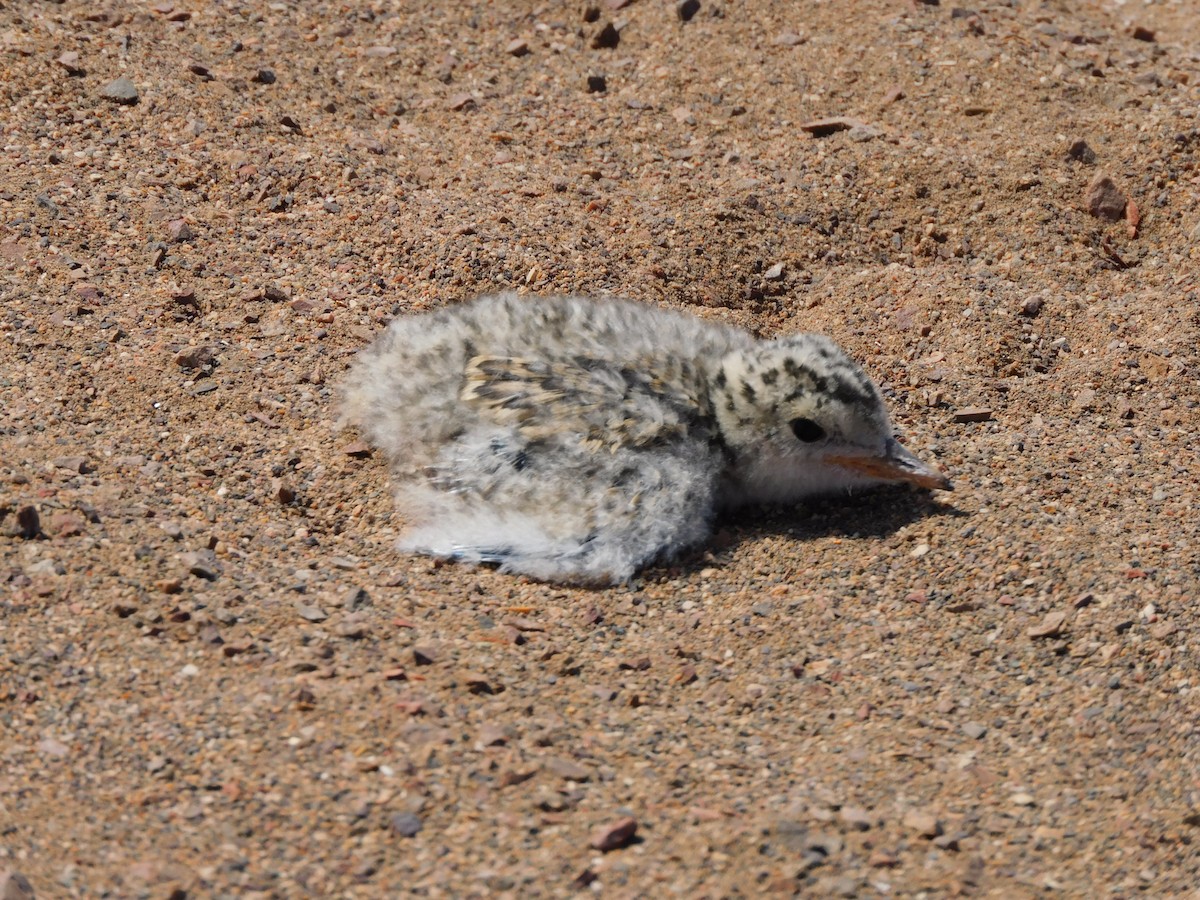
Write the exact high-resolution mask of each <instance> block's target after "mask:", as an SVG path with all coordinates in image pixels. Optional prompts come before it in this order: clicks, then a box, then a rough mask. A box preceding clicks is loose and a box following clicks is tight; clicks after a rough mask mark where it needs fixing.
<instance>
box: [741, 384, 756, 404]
mask: <svg viewBox="0 0 1200 900" xmlns="http://www.w3.org/2000/svg"><path fill="white" fill-rule="evenodd" d="M742 396H743V397H745V398H746V400H747V401H748V402H750V403H753V402H754V398H755V397H756V396H758V395H757V393H756V392H755V390H754V385H752V384H751V383H750V382H748V381H747V382H745V383H744V384H743V385H742Z"/></svg>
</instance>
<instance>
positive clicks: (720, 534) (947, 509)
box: [679, 486, 970, 568]
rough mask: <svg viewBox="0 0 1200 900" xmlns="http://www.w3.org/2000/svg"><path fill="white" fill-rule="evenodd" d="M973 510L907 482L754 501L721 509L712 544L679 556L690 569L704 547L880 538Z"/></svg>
mask: <svg viewBox="0 0 1200 900" xmlns="http://www.w3.org/2000/svg"><path fill="white" fill-rule="evenodd" d="M969 515H970V514H969V513H967V512H964V511H963V510H960V509H958V508H957V507H955V506H953V505H951V504H950V503H949V502H946V501H943V500H941V499H940V496H939V495H934V494H931V493H928V492H926V491H916V490H913V489H912V488H909V487H906V486H897V487H882V488H877V489H875V490H871V491H860V492H856V493H850V494H840V495H831V496H826V497H814V498H810V499H807V500H802V501H800V502H799V503H796V504H794V505H792V506H786V507H785V506H757V507H755V506H750V507H744V508H742V509H738V510H733V511H731V512H727V513H724V514H722V515H721V516H720V517H719V518H718V519H717V522H716V534H715V536H714V538H713V540H712V541H711V542H710V543H709V546H708V547H706V548H702V552H701V553H699V554H697V555H696V558H690V557H689V558H687V559H683V560H680V561H679V562H680V565H683V566H685V567H687V568H691V567H692V566H693V565H694V564H699V565H701V566H702V565H703V561H702V559H701V557H702V556H703V550H708V551H712V552H716V553H722V554H724V553H728V552H730V551H733V550H736V549H737V548H738V547H739V546H741V544H743V543H747V542H753V541H756V540H759V539H761V538H762V537H764V536H767V535H786V536H787V537H790V538H794V539H796V540H797V541H807V540H813V539H816V538H823V537H853V538H882V537H887V536H888V535H890V534H893V533H895V532H896V531H898V530H900V529H901V528H903V527H905V526H907V525H911V524H913V523H914V522H919V521H921V520H922V519H930V518H946V517H950V518H954V519H961V518H968V517H969Z"/></svg>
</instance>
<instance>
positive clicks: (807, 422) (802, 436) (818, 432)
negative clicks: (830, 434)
mask: <svg viewBox="0 0 1200 900" xmlns="http://www.w3.org/2000/svg"><path fill="white" fill-rule="evenodd" d="M792 434H794V435H795V436H796V439H797V440H800V441H804V443H806V444H811V443H812V442H813V441H819V440H820V439H821V438H823V437H825V429H824V428H822V427H821V426H820V425H818V424H817V423H816V422H814V421H813V420H812V419H792Z"/></svg>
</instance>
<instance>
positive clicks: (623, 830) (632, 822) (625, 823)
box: [591, 816, 638, 853]
mask: <svg viewBox="0 0 1200 900" xmlns="http://www.w3.org/2000/svg"><path fill="white" fill-rule="evenodd" d="M637 827H638V823H637V819H635V818H633V817H632V816H626V817H625V818H624V819H618V820H617V821H616V822H611V823H609V824H607V825H601V826H600V827H599V828H597V829H596V830H595V831H593V832H592V840H591V845H592V847H593V848H595V849H596V850H599V851H601V852H602V853H608V852H609V851H610V850H619V849H621V848H622V847H626V846H628V845H629V843H630V841H632V840H633V838H634V835H636V834H637Z"/></svg>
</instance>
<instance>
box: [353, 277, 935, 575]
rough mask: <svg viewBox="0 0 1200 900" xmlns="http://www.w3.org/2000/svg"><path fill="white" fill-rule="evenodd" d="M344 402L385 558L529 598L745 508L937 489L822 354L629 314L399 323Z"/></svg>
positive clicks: (553, 304)
mask: <svg viewBox="0 0 1200 900" xmlns="http://www.w3.org/2000/svg"><path fill="white" fill-rule="evenodd" d="M343 401H344V406H343V424H352V425H355V426H356V427H357V428H358V429H359V431H360V432H361V433H362V434H363V435H364V437H366V438H367V439H368V440H369V441H370V442H371V443H373V444H374V445H375V446H377V447H378V448H380V449H381V450H382V451H383V452H384V453H385V454H386V455H387V458H388V461H389V463H390V466H391V470H392V476H393V480H394V482H395V486H396V495H397V503H398V505H399V507H400V509H401V511H402V513H403V514H404V516H405V518H406V519H407V520H408V521H409V522H410V523H411V526H410V528H409V529H408V531H407V532H405V534H404V535H403V537H402V538H401V542H400V546H401V549H403V550H406V551H409V552H414V553H425V554H429V555H432V556H436V557H442V558H453V559H460V560H466V561H472V562H492V563H498V564H499V565H500V567H501V569H502V570H503V571H506V572H514V573H521V574H525V575H528V576H531V577H533V578H536V579H540V580H544V581H558V582H568V583H576V584H606V583H617V582H621V581H625V580H628V579H629V578H630V577H631V576H632V575H633V574H634V572H636V571H637V570H638V569H639V568H640V567H642V566H644V565H647V564H649V563H651V562H655V561H661V560H667V559H670V558H672V557H674V556H677V555H678V554H679V553H680V552H682V551H684V550H687V549H689V548H692V547H695V546H696V545H698V544H701V543H703V542H704V541H705V540H706V539H707V538H708V537H709V536H710V535H711V533H712V526H713V521H714V519H715V517H716V515H717V513H718V512H719V511H720V510H722V509H728V508H731V507H736V506H741V505H744V504H756V503H789V502H794V501H797V500H800V499H801V498H804V497H809V496H813V495H817V494H830V493H837V492H844V491H847V490H854V489H858V488H865V487H871V486H873V485H879V484H883V483H888V482H908V483H909V484H913V485H916V486H917V487H920V488H926V489H938V490H950V482H949V480H948V479H947V478H946V477H945V476H944V475H943V474H941V473H940V472H938V471H937V470H936V469H934V468H932V467H931V466H929V465H928V464H926V463H924V462H922V461H921V460H920V459H918V458H917V457H916V456H914V455H913V454H912V453H910V452H909V451H908V450H906V449H904V447H902V446H901V445H900V444H899V443H898V442H897V440H896V437H895V435H894V433H893V430H892V425H891V421H890V419H889V417H888V413H887V409H886V408H885V406H884V403H883V399H882V397H881V396H880V393H879V389H878V388H877V387H876V386H875V383H874V382H873V381H872V380H871V379H870V378H869V377H868V376H867V375H866V374H865V373H864V372H863V370H862V369H861V368H860V367H859V366H858V365H857V364H856V363H855V362H853V361H852V360H851V359H850V358H849V357H848V356H847V355H846V354H845V353H844V352H843V351H842V350H841V349H840V348H839V347H838V346H837V345H836V344H835V343H833V342H832V341H831V340H829V339H828V338H826V337H823V336H821V335H816V334H798V335H793V336H790V337H781V338H778V339H775V340H769V341H760V340H757V339H755V338H754V337H753V336H751V335H750V334H748V333H746V332H744V331H741V330H739V329H737V328H732V327H729V326H726V325H722V324H718V323H713V322H707V321H704V320H701V319H698V318H695V317H693V316H689V315H685V314H682V313H676V312H671V311H668V310H663V309H659V308H656V307H652V306H647V305H644V304H639V303H634V302H631V301H626V300H616V299H589V298H584V297H530V296H519V295H517V294H512V293H505V294H497V295H493V296H487V297H482V298H479V299H477V300H474V301H471V302H469V303H465V304H460V305H457V306H454V307H450V308H446V309H443V310H440V311H438V312H432V313H419V314H414V315H408V316H402V317H400V318H397V319H395V320H394V321H393V322H392V323H391V325H389V326H388V328H387V329H386V330H385V331H384V332H383V333H382V334H381V335H380V336H379V338H378V339H377V340H376V341H375V342H374V343H373V344H372V345H371V346H369V347H367V348H366V349H365V350H363V351H362V353H360V354H359V356H358V358H357V359H356V361H355V363H354V365H353V366H352V368H351V371H350V373H349V376H348V378H347V380H346V383H345V386H344V397H343Z"/></svg>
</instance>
